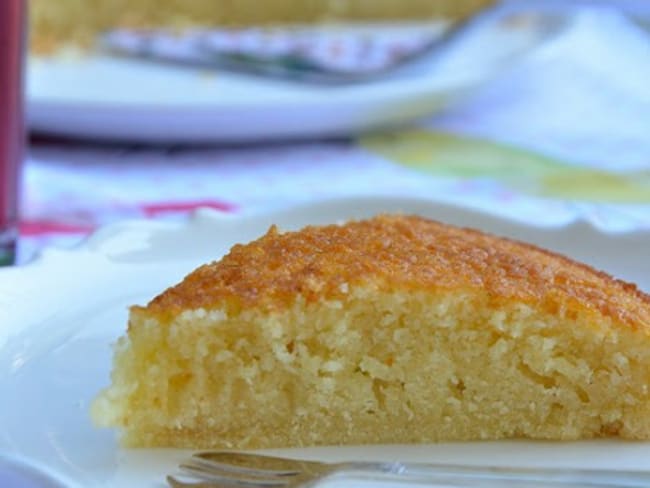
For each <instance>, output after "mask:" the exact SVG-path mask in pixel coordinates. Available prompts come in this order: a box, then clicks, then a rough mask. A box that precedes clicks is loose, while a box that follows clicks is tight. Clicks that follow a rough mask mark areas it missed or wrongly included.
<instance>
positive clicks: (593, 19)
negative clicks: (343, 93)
mask: <svg viewBox="0 0 650 488" xmlns="http://www.w3.org/2000/svg"><path fill="white" fill-rule="evenodd" d="M649 39H650V37H648V34H647V32H646V31H644V30H643V28H642V27H640V26H639V25H638V24H637V23H635V22H633V21H631V20H629V19H627V18H626V17H624V16H622V15H620V14H618V13H616V12H612V11H607V10H600V9H598V10H596V9H593V10H588V11H585V12H584V13H583V14H582V15H581V16H580V18H579V21H578V22H577V23H576V25H575V26H574V27H573V28H572V29H571V30H570V31H569V32H567V33H566V34H564V35H562V36H561V37H560V38H558V39H556V40H554V41H553V42H552V43H550V44H549V45H547V46H545V47H543V48H542V49H540V50H538V51H536V52H535V54H534V55H532V56H530V57H529V58H528V59H527V60H525V61H524V62H522V63H520V64H518V65H516V66H513V67H512V68H511V70H510V71H509V72H508V73H505V74H504V75H503V76H502V77H501V78H499V79H498V80H495V81H494V82H493V83H492V84H490V85H489V86H486V87H485V89H484V90H482V91H481V93H479V94H478V95H477V96H475V97H474V98H473V99H471V100H466V101H465V102H464V103H463V104H461V105H457V106H456V107H454V108H453V109H450V110H448V111H447V112H445V113H443V114H440V115H438V116H436V117H435V118H431V119H430V120H427V121H425V122H421V123H418V124H416V125H413V126H411V127H406V128H402V129H399V130H397V129H396V130H395V131H393V132H390V133H382V134H374V135H368V136H364V137H360V138H352V139H349V140H341V141H320V142H304V143H293V144H275V145H264V146H262V145H260V146H253V147H239V148H174V147H172V148H143V147H134V146H128V147H125V146H101V147H98V146H90V145H84V144H83V143H78V144H76V143H52V142H49V143H48V142H43V141H41V142H37V143H35V144H33V145H32V147H31V151H30V155H29V158H28V161H27V164H26V168H25V191H24V202H23V219H22V225H21V242H20V259H21V260H22V261H23V262H24V261H26V260H28V259H29V258H30V257H32V256H33V255H34V253H35V252H37V251H38V250H39V249H40V248H42V247H43V246H47V245H63V246H67V245H72V244H74V243H76V242H79V240H80V239H82V238H83V236H85V235H87V234H88V233H89V232H91V231H92V230H93V229H95V228H97V227H98V226H101V225H104V224H108V223H111V222H115V221H117V220H119V219H124V218H134V217H142V218H156V219H157V218H184V217H185V216H186V215H187V214H188V212H191V211H192V210H193V209H195V208H197V207H200V206H210V207H213V208H216V209H219V210H221V211H223V212H234V213H241V214H245V213H254V212H263V211H268V210H270V209H275V208H281V207H286V206H290V205H293V204H296V203H301V202H308V201H313V200H315V199H322V198H332V197H339V196H359V195H390V196H399V195H407V196H418V197H423V198H431V199H434V200H439V201H445V202H455V203H458V204H461V205H465V206H470V207H475V208H480V209H483V210H486V211H488V212H493V213H496V214H500V215H503V216H506V217H508V218H513V219H521V220H525V221H528V222H538V223H545V224H553V223H556V224H560V223H562V222H567V221H570V220H573V219H575V218H578V217H580V218H584V219H587V220H589V221H591V222H592V223H593V224H595V225H597V226H599V227H601V228H603V229H606V230H611V231H619V230H633V229H638V228H650V40H649ZM649 256H650V251H649Z"/></svg>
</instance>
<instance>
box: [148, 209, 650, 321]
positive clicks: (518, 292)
mask: <svg viewBox="0 0 650 488" xmlns="http://www.w3.org/2000/svg"><path fill="white" fill-rule="evenodd" d="M358 284H365V285H372V286H376V287H377V289H379V290H391V289H424V290H427V289H430V290H443V291H471V290H483V291H485V292H486V293H487V294H488V296H489V297H490V299H491V300H492V301H493V302H494V304H495V306H496V305H497V304H498V303H499V301H500V300H513V299H516V300H521V301H524V302H528V303H538V304H540V305H542V306H544V307H545V308H547V309H550V311H551V312H555V311H556V309H557V308H558V307H559V306H560V304H562V305H561V306H563V307H565V308H566V307H567V306H568V307H571V308H574V309H580V310H585V309H586V310H592V311H593V312H600V313H601V314H603V315H604V316H606V317H609V318H611V319H613V320H615V321H618V322H621V323H624V324H627V325H629V326H632V327H637V328H644V329H647V330H648V331H650V296H648V295H646V294H644V293H642V292H640V291H639V290H638V289H637V288H636V286H635V285H632V284H629V283H625V282H622V281H619V280H615V279H613V278H612V277H610V276H608V275H606V274H604V273H601V272H598V271H596V270H594V269H592V268H590V267H588V266H586V265H583V264H580V263H577V262H575V261H572V260H570V259H568V258H566V257H563V256H560V255H558V254H554V253H551V252H549V251H545V250H543V249H539V248H536V247H534V246H531V245H528V244H523V243H520V242H516V241H512V240H508V239H504V238H499V237H495V236H492V235H489V234H486V233H483V232H480V231H477V230H472V229H467V228H459V227H454V226H451V225H447V224H442V223H439V222H435V221H432V220H428V219H425V218H421V217H416V216H390V215H383V216H379V217H375V218H372V219H369V220H363V221H354V222H349V223H347V224H345V225H328V226H322V227H316V226H312V227H306V228H304V229H302V230H300V231H298V232H287V233H279V232H278V231H277V229H276V228H275V227H272V228H271V229H270V230H269V231H268V232H267V234H266V235H264V236H263V237H261V238H259V239H257V240H255V241H253V242H251V243H249V244H245V245H241V244H238V245H235V246H234V247H233V248H232V249H231V251H230V253H229V254H227V255H226V256H225V257H224V258H223V259H221V260H220V261H218V262H214V263H211V264H207V265H204V266H201V267H200V268H198V269H197V270H195V271H194V272H192V273H191V274H190V275H189V276H187V277H186V278H185V280H184V281H183V282H182V283H180V284H178V285H176V286H174V287H172V288H169V289H168V290H167V291H165V292H164V293H162V294H161V295H159V296H158V297H156V298H155V299H154V300H152V301H151V302H150V303H149V304H148V305H147V307H146V308H145V309H144V310H146V311H147V312H149V313H152V314H154V315H157V316H159V317H161V318H165V317H166V318H171V317H172V316H175V315H176V314H177V313H179V312H181V311H183V310H185V309H196V308H206V309H213V308H222V307H225V308H227V309H229V310H237V309H240V308H242V307H255V306H263V307H266V308H268V309H281V308H283V307H286V306H288V305H290V304H291V303H293V302H294V301H295V298H296V297H297V296H298V295H302V296H303V297H304V298H305V300H306V301H307V302H311V301H317V300H320V299H323V298H334V297H339V296H342V295H343V294H344V293H345V291H346V289H349V288H350V287H352V286H354V285H358ZM136 309H137V310H143V309H142V308H140V307H136Z"/></svg>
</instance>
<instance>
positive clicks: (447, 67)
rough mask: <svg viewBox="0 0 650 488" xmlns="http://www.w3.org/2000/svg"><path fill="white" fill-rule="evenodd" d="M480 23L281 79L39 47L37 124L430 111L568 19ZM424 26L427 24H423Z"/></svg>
mask: <svg viewBox="0 0 650 488" xmlns="http://www.w3.org/2000/svg"><path fill="white" fill-rule="evenodd" d="M570 20H571V17H570V15H569V14H567V15H566V19H565V18H562V19H561V20H559V21H558V26H557V28H555V27H553V28H550V29H549V30H548V32H547V31H546V30H544V29H541V31H538V30H533V29H530V24H526V22H520V23H516V22H514V23H513V22H511V23H509V24H507V25H506V27H503V28H502V27H496V26H495V28H492V29H481V30H480V31H478V33H477V34H476V35H474V33H473V35H471V36H468V37H467V38H463V39H461V40H459V41H458V42H455V43H453V44H452V45H451V46H450V47H449V48H448V49H447V50H446V51H445V53H444V54H442V55H441V54H440V53H438V54H437V55H435V56H432V55H428V56H424V57H422V58H421V59H419V60H417V61H416V62H413V63H410V64H409V65H408V66H406V67H404V68H402V69H399V70H397V71H395V72H394V73H392V74H390V75H387V76H384V77H380V78H377V79H376V80H374V81H371V82H364V83H353V84H349V85H343V86H324V85H317V84H308V83H299V82H291V81H280V80H273V79H267V78H261V77H254V76H245V75H240V74H234V73H230V72H227V71H223V70H208V69H198V68H191V67H187V66H177V65H170V64H164V63H155V62H150V61H149V62H148V61H142V60H137V59H125V58H120V57H115V56H110V55H107V54H101V53H94V52H91V53H87V54H77V55H70V54H68V55H65V54H60V55H55V56H52V57H32V58H31V59H30V60H29V63H28V85H27V102H28V104H27V115H28V123H29V126H30V128H31V129H32V131H34V132H39V133H45V134H52V135H57V136H68V137H78V138H92V139H100V140H121V141H133V142H154V143H182V142H185V143H188V142H189V143H192V142H194V143H196V142H246V141H259V140H277V139H297V138H308V137H311V138H313V137H332V136H343V135H351V134H356V133H360V132H364V131H368V130H371V129H375V128H378V127H387V126H394V125H396V124H400V123H404V122H407V121H410V120H412V119H417V118H420V117H424V116H427V115H430V114H433V113H435V112H438V111H440V110H441V109H443V108H445V107H447V106H448V105H449V104H450V103H453V102H455V101H457V100H459V99H462V98H466V97H468V96H469V95H470V94H471V93H473V92H474V91H476V90H477V89H478V88H480V87H481V86H483V85H485V84H486V83H487V82H488V81H489V80H491V79H492V78H494V77H495V76H497V75H498V74H499V73H501V72H503V71H504V70H505V69H507V68H509V67H511V66H512V65H513V64H514V63H516V62H518V61H520V60H522V59H523V58H524V57H525V56H526V55H527V54H528V53H530V52H531V50H533V49H534V48H537V47H538V46H540V45H541V44H543V43H544V42H545V41H546V40H547V39H549V38H550V37H552V36H554V35H555V34H557V32H558V31H559V30H562V29H564V28H565V27H566V25H568V24H569V21H570ZM417 28H419V29H421V28H423V27H422V26H421V25H418V26H417Z"/></svg>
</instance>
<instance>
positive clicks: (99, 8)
mask: <svg viewBox="0 0 650 488" xmlns="http://www.w3.org/2000/svg"><path fill="white" fill-rule="evenodd" d="M493 1H494V0H451V1H450V0H301V1H300V2H295V1H293V0H266V1H264V2H263V3H260V2H258V1H257V0H92V1H89V0H56V1H54V0H30V8H31V46H32V51H34V52H37V53H47V52H52V51H54V50H56V49H57V48H60V47H63V46H66V45H76V46H90V45H92V43H93V42H94V40H95V38H96V36H97V34H99V33H101V32H104V31H106V30H109V29H113V28H116V27H127V28H129V27H132V28H154V27H168V28H170V29H175V30H182V29H185V28H188V27H215V26H244V25H265V24H300V23H303V24H304V23H310V22H332V21H333V22H336V21H366V22H367V21H395V20H409V19H410V20H413V19H417V20H420V21H421V20H423V19H427V18H440V17H443V18H450V19H457V18H462V17H465V16H467V15H470V14H471V13H473V12H474V11H476V10H477V9H479V8H481V7H483V6H485V5H487V4H489V3H493Z"/></svg>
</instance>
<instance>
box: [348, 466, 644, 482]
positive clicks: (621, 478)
mask: <svg viewBox="0 0 650 488" xmlns="http://www.w3.org/2000/svg"><path fill="white" fill-rule="evenodd" d="M340 468H341V469H340V470H337V475H339V474H341V473H347V474H348V475H353V476H358V477H360V478H361V479H364V480H367V481H369V482H372V481H378V482H379V481H382V480H386V481H390V480H394V481H399V482H400V483H402V484H403V483H404V482H407V483H408V484H412V485H414V486H425V485H426V486H450V487H477V488H488V487H495V488H496V487H515V486H518V487H526V488H529V487H530V488H547V487H548V488H551V487H554V488H555V487H566V488H582V487H584V488H588V487H589V488H596V487H600V488H602V487H608V488H648V487H650V472H643V471H613V470H584V469H555V468H553V469H544V468H500V467H499V468H497V467H482V466H460V465H445V464H420V463H400V462H392V463H373V462H369V463H365V462H353V463H343V464H341V465H340Z"/></svg>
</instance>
